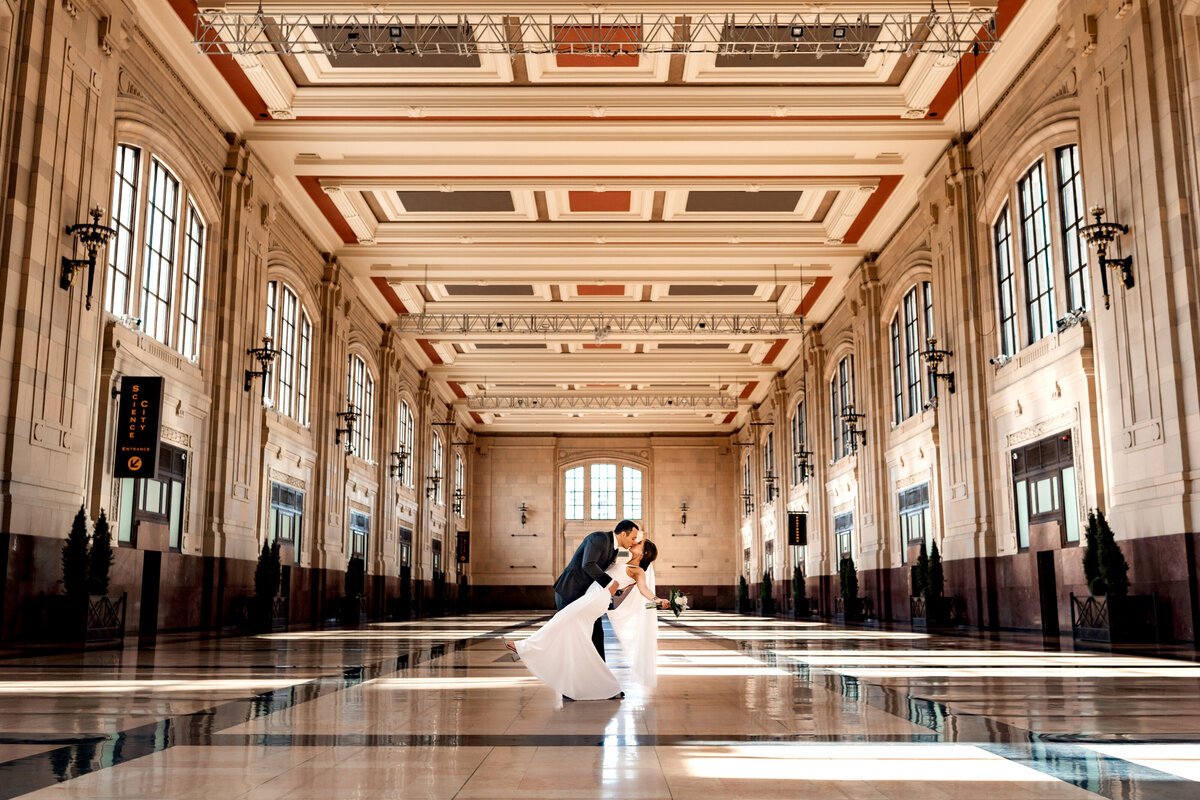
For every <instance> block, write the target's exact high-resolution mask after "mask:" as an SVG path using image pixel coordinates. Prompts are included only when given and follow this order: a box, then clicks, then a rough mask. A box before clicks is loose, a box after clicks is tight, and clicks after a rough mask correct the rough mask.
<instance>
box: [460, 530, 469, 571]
mask: <svg viewBox="0 0 1200 800" xmlns="http://www.w3.org/2000/svg"><path fill="white" fill-rule="evenodd" d="M470 562H471V532H470V531H459V532H458V563H460V564H469V563H470Z"/></svg>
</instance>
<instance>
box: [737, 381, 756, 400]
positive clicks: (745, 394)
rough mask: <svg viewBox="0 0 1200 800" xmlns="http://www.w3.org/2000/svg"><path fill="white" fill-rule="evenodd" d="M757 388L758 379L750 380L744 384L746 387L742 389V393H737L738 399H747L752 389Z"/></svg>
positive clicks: (752, 391)
mask: <svg viewBox="0 0 1200 800" xmlns="http://www.w3.org/2000/svg"><path fill="white" fill-rule="evenodd" d="M757 388H758V381H750V382H749V383H747V384H746V388H745V389H742V393H741V394H739V395H738V399H739V400H747V399H749V397H750V395H751V394H753V393H754V390H755V389H757Z"/></svg>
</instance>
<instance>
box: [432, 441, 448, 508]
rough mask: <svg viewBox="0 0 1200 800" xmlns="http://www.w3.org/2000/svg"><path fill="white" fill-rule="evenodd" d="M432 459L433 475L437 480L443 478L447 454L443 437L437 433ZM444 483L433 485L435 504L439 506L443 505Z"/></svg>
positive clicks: (436, 482)
mask: <svg viewBox="0 0 1200 800" xmlns="http://www.w3.org/2000/svg"><path fill="white" fill-rule="evenodd" d="M431 455H432V458H431V460H430V463H431V464H432V465H433V474H434V477H436V478H441V477H442V476H443V475H444V474H445V470H443V469H442V467H444V466H445V459H446V454H445V452H444V451H443V450H442V437H441V436H438V433H437V431H434V432H433V448H432V451H431ZM442 483H443V481H440V480H439V481H435V482H434V484H433V502H435V503H437V504H438V505H439V506H440V505H442V504H443V503H442Z"/></svg>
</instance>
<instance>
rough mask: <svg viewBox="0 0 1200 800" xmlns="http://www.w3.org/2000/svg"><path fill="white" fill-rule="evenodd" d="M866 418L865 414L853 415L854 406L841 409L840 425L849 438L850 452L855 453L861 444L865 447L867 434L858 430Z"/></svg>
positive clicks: (860, 429)
mask: <svg viewBox="0 0 1200 800" xmlns="http://www.w3.org/2000/svg"><path fill="white" fill-rule="evenodd" d="M866 418H867V415H866V414H856V413H854V406H852V405H848V406H846V407H845V408H844V409H842V425H843V426H844V430H845V432H846V435H847V436H849V437H850V452H851V453H857V452H858V447H859V445H860V444H861V445H862V446H863V447H866V446H867V432H866V430H865V429H863V428H860V427H859V426H860V425H861V424H862V421H863V420H864V419H866Z"/></svg>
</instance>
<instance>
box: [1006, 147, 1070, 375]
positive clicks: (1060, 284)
mask: <svg viewBox="0 0 1200 800" xmlns="http://www.w3.org/2000/svg"><path fill="white" fill-rule="evenodd" d="M1051 172H1052V173H1053V174H1051ZM1014 216H1015V218H1014ZM1052 221H1056V223H1057V224H1055V223H1054V222H1052ZM1084 224H1085V219H1084V202H1083V179H1082V175H1081V173H1080V168H1079V146H1078V145H1076V144H1064V145H1061V146H1058V147H1053V148H1050V149H1047V150H1045V151H1044V152H1042V153H1041V154H1039V155H1038V157H1037V158H1036V159H1035V160H1034V162H1033V164H1032V165H1031V166H1029V167H1028V168H1026V169H1025V171H1024V172H1022V173H1021V176H1020V178H1018V179H1017V181H1016V183H1015V184H1014V185H1013V186H1012V188H1011V190H1010V192H1009V194H1008V196H1007V197H1006V198H1005V199H1004V202H1003V203H1002V204H1001V207H1000V211H999V212H998V213H997V215H996V218H995V220H994V221H993V222H992V252H993V258H994V260H995V269H996V304H997V314H998V316H999V319H1000V326H999V345H1000V352H1001V354H1002V355H1005V356H1011V355H1014V354H1016V352H1017V351H1018V350H1019V349H1020V348H1021V347H1022V346H1027V345H1031V344H1033V343H1034V342H1036V341H1038V340H1039V339H1041V338H1042V337H1044V336H1046V335H1048V334H1050V333H1053V332H1054V331H1055V330H1056V328H1057V323H1058V314H1059V311H1058V310H1059V309H1063V308H1065V309H1067V310H1069V311H1081V310H1084V309H1086V308H1087V307H1088V297H1089V293H1090V292H1089V285H1088V280H1089V279H1088V262H1087V257H1088V251H1087V246H1086V244H1085V243H1084V242H1083V241H1082V240H1081V239H1080V237H1079V230H1080V228H1082V226H1083V225H1084ZM1017 264H1019V265H1020V269H1015V265H1017ZM1059 265H1061V272H1060V271H1059ZM1018 331H1023V335H1021V334H1019V333H1018Z"/></svg>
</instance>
